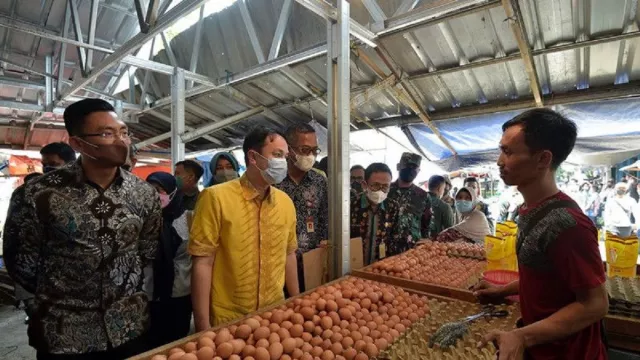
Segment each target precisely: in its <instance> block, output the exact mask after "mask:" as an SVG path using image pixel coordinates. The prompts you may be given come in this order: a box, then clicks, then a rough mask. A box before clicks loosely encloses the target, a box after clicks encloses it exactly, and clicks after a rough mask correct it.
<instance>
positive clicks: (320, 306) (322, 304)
mask: <svg viewBox="0 0 640 360" xmlns="http://www.w3.org/2000/svg"><path fill="white" fill-rule="evenodd" d="M326 307H327V300H325V299H322V298H320V299H318V301H316V309H318V310H320V311H323V310H325V309H326Z"/></svg>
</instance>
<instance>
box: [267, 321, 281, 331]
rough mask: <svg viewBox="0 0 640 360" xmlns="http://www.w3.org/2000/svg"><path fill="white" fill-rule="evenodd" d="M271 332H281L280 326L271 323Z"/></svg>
mask: <svg viewBox="0 0 640 360" xmlns="http://www.w3.org/2000/svg"><path fill="white" fill-rule="evenodd" d="M269 330H270V331H271V332H278V330H280V325H278V324H276V323H271V324H269Z"/></svg>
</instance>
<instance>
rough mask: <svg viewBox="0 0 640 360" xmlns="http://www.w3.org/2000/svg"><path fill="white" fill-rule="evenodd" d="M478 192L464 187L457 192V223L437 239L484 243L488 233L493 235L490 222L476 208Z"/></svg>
mask: <svg viewBox="0 0 640 360" xmlns="http://www.w3.org/2000/svg"><path fill="white" fill-rule="evenodd" d="M475 194H476V192H475V191H473V190H472V189H469V188H466V187H463V188H461V189H460V190H458V192H457V193H456V202H455V208H456V214H455V216H456V225H453V226H452V227H450V228H448V229H446V230H444V231H442V232H441V233H440V234H438V236H437V237H436V241H442V242H452V241H466V242H471V243H483V242H484V237H485V236H486V235H491V230H490V228H489V222H488V221H487V217H486V216H485V215H484V214H483V213H482V211H480V210H478V209H476V204H477V201H476V195H475Z"/></svg>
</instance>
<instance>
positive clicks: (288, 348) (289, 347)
mask: <svg viewBox="0 0 640 360" xmlns="http://www.w3.org/2000/svg"><path fill="white" fill-rule="evenodd" d="M295 348H296V339H294V338H287V339H284V340H283V341H282V349H283V351H284V353H285V354H291V353H293V349H295Z"/></svg>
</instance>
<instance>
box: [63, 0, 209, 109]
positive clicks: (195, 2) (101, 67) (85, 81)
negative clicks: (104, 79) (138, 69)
mask: <svg viewBox="0 0 640 360" xmlns="http://www.w3.org/2000/svg"><path fill="white" fill-rule="evenodd" d="M206 1H207V0H183V1H182V2H180V3H179V4H178V5H176V6H175V7H174V8H173V9H171V10H168V11H167V12H166V13H165V14H164V15H163V16H162V17H160V18H159V19H158V22H157V23H156V26H154V27H152V28H151V29H149V32H148V33H146V34H143V33H139V34H137V35H135V36H134V37H133V38H131V39H129V40H128V41H127V42H126V43H124V44H123V45H122V46H120V47H119V48H118V49H117V50H116V51H115V52H113V53H112V54H110V55H109V56H107V57H106V58H105V59H104V60H103V61H102V62H101V63H100V64H98V65H97V66H96V67H95V68H94V69H93V70H92V71H91V73H90V74H89V75H88V76H87V77H83V78H80V79H78V80H76V81H75V82H74V83H73V85H72V86H71V88H69V89H67V91H66V92H65V93H64V94H63V95H62V97H61V98H60V100H64V98H65V97H67V96H69V95H72V94H74V93H75V92H77V91H78V90H80V89H82V88H83V87H85V86H87V85H89V84H90V83H91V82H92V81H94V80H95V79H97V78H98V77H99V76H100V75H101V74H102V73H103V72H105V71H106V70H107V69H109V68H111V67H112V66H113V65H115V64H117V63H118V62H120V61H122V60H124V59H125V58H126V57H127V56H128V55H129V54H131V53H132V52H134V51H135V50H137V49H138V48H140V47H141V46H142V45H144V44H145V43H146V42H147V41H148V40H149V39H151V38H152V37H153V36H155V35H158V34H159V33H161V32H162V31H164V30H165V29H166V28H168V27H169V26H171V25H173V24H174V23H175V22H176V21H178V20H179V19H181V18H182V17H184V16H186V15H188V14H190V13H191V12H192V11H193V10H195V9H197V8H198V7H200V6H202V5H203V4H204V3H205V2H206ZM194 80H195V79H194Z"/></svg>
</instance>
